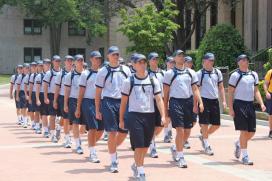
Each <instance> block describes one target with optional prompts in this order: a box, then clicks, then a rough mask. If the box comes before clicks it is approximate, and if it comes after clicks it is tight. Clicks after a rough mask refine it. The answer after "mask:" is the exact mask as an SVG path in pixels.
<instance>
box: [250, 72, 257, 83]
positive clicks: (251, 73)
mask: <svg viewBox="0 0 272 181" xmlns="http://www.w3.org/2000/svg"><path fill="white" fill-rule="evenodd" d="M250 75H251V76H252V77H253V79H254V84H255V82H256V77H255V75H254V74H253V72H252V71H250Z"/></svg>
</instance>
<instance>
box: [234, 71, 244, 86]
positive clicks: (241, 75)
mask: <svg viewBox="0 0 272 181" xmlns="http://www.w3.org/2000/svg"><path fill="white" fill-rule="evenodd" d="M237 72H238V73H239V75H240V76H239V78H238V80H237V82H236V84H235V88H236V87H237V86H238V84H239V82H240V81H241V79H242V78H243V73H242V72H241V71H239V70H238V71H237Z"/></svg>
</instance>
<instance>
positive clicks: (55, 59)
mask: <svg viewBox="0 0 272 181" xmlns="http://www.w3.org/2000/svg"><path fill="white" fill-rule="evenodd" d="M52 60H53V61H61V58H60V56H59V55H54V56H53V58H52Z"/></svg>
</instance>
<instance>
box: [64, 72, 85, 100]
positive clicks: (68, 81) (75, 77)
mask: <svg viewBox="0 0 272 181" xmlns="http://www.w3.org/2000/svg"><path fill="white" fill-rule="evenodd" d="M80 75H81V73H79V72H77V71H76V70H73V71H72V72H69V73H68V74H67V75H66V76H65V82H64V85H65V86H67V87H71V91H70V95H69V97H70V98H76V99H77V97H78V93H79V78H80Z"/></svg>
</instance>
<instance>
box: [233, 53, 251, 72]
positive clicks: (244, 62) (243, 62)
mask: <svg viewBox="0 0 272 181" xmlns="http://www.w3.org/2000/svg"><path fill="white" fill-rule="evenodd" d="M236 62H237V64H238V66H239V68H240V69H248V67H249V57H248V56H247V55H245V54H241V55H239V56H238V57H237V59H236Z"/></svg>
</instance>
